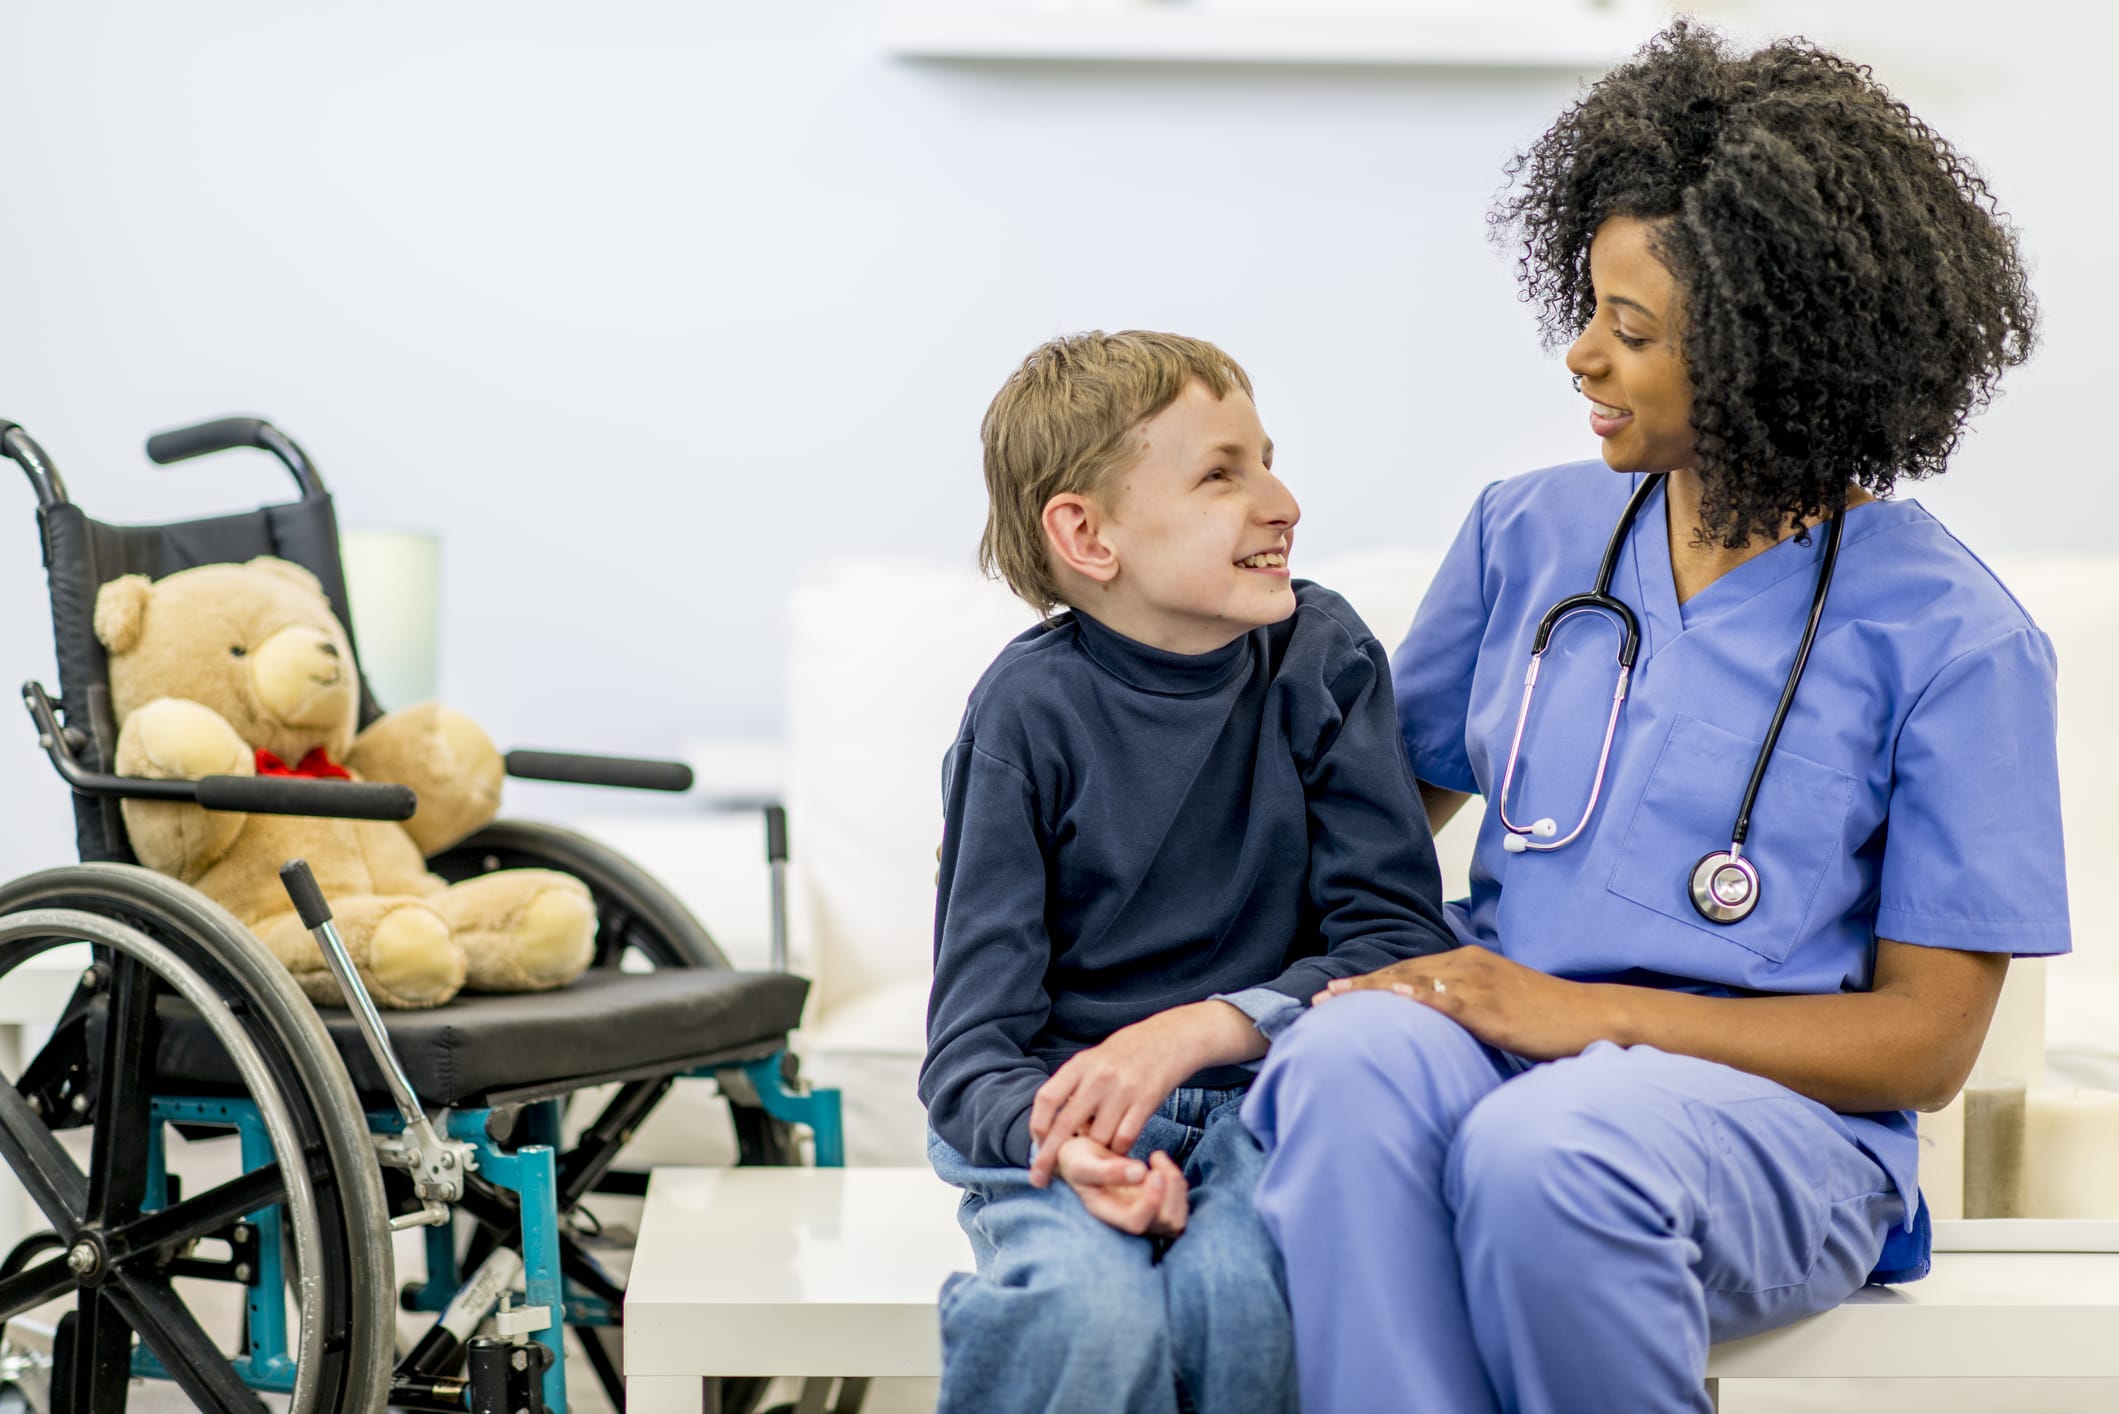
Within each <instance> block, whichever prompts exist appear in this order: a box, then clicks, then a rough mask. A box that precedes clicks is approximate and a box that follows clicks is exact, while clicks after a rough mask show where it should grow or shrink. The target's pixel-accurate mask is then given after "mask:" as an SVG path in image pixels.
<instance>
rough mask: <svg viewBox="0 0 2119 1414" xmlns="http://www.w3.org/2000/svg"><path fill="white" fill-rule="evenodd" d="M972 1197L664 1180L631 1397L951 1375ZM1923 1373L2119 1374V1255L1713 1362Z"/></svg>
mask: <svg viewBox="0 0 2119 1414" xmlns="http://www.w3.org/2000/svg"><path fill="white" fill-rule="evenodd" d="M956 1197H957V1195H956V1190H954V1189H952V1188H950V1187H949V1186H948V1185H947V1184H945V1183H943V1182H942V1181H941V1180H940V1179H939V1178H936V1177H935V1176H934V1174H933V1173H932V1172H930V1171H928V1170H926V1169H858V1168H856V1169H758V1168H751V1169H679V1168H670V1169H662V1170H659V1171H657V1172H656V1174H655V1176H654V1179H653V1181H652V1182H651V1183H650V1185H649V1187H648V1199H647V1208H646V1211H645V1212H644V1213H643V1214H642V1217H641V1225H640V1244H639V1248H638V1255H637V1256H636V1258H635V1260H634V1265H633V1271H632V1278H631V1281H630V1284H629V1285H628V1287H627V1291H626V1298H625V1370H626V1398H627V1405H626V1407H627V1408H628V1409H629V1410H631V1411H632V1414H679V1411H681V1414H699V1411H700V1409H701V1408H702V1401H703V1400H704V1398H705V1391H704V1389H703V1386H702V1382H703V1381H705V1380H708V1379H719V1378H725V1377H728V1376H735V1375H790V1376H801V1377H806V1378H809V1379H811V1380H814V1381H817V1382H818V1383H816V1384H815V1385H814V1386H813V1387H812V1396H811V1399H812V1402H811V1403H810V1404H809V1405H808V1407H809V1408H812V1409H817V1410H821V1409H822V1408H823V1403H822V1400H823V1396H824V1392H825V1385H824V1383H823V1382H824V1381H827V1380H829V1379H831V1378H834V1377H837V1378H841V1379H847V1380H861V1379H866V1378H869V1377H887V1376H902V1375H914V1376H927V1377H933V1376H936V1375H939V1374H940V1373H941V1342H940V1339H939V1336H938V1334H937V1329H936V1323H935V1297H936V1295H937V1293H938V1292H939V1290H940V1287H941V1284H942V1279H943V1278H944V1277H946V1276H947V1275H948V1274H949V1273H950V1272H952V1271H956V1270H960V1269H966V1268H968V1267H969V1266H970V1265H971V1253H970V1248H969V1246H968V1244H967V1243H966V1242H965V1240H964V1236H963V1234H962V1233H961V1232H960V1231H959V1230H958V1228H957V1225H956ZM1959 1230H1960V1231H1962V1230H1963V1229H1962V1228H1961V1226H1960V1228H1959ZM1918 1376H1981V1377H1988V1378H1993V1377H2000V1378H2016V1379H2029V1378H2045V1377H2056V1378H2057V1377H2074V1378H2119V1252H2097V1253H2077V1252H1976V1251H1948V1252H1943V1253H1941V1254H1940V1255H1939V1256H1938V1257H1937V1259H1936V1263H1935V1270H1934V1272H1933V1274H1932V1275H1930V1276H1929V1277H1928V1278H1927V1279H1926V1280H1924V1281H1920V1282H1915V1283H1913V1284H1911V1285H1908V1286H1901V1287H1889V1288H1877V1287H1872V1288H1869V1289H1867V1290H1865V1291H1862V1292H1859V1293H1857V1294H1856V1295H1855V1296H1854V1297H1853V1298H1852V1299H1851V1300H1849V1301H1848V1302H1847V1303H1846V1304H1845V1305H1843V1306H1841V1307H1840V1308H1839V1309H1838V1310H1836V1311H1832V1312H1828V1313H1827V1314H1825V1315H1822V1316H1817V1317H1813V1318H1812V1319H1810V1320H1807V1321H1802V1322H1799V1323H1797V1324H1795V1325H1792V1326H1789V1327H1786V1328H1785V1329H1782V1330H1778V1331H1773V1332H1770V1333H1768V1334H1766V1335H1761V1336H1754V1337H1752V1338H1750V1339H1748V1340H1737V1341H1730V1342H1728V1343H1726V1344H1723V1345H1718V1346H1716V1347H1715V1348H1714V1350H1713V1352H1712V1354H1711V1355H1710V1356H1709V1358H1708V1364H1707V1377H1708V1385H1709V1389H1710V1390H1713V1389H1715V1388H1716V1387H1717V1382H1718V1381H1720V1380H1724V1379H1783V1380H1784V1379H1809V1378H1816V1379H1834V1378H1836V1379H1846V1378H1912V1377H1918ZM704 1407H705V1408H709V1409H711V1408H714V1407H716V1406H715V1405H713V1404H711V1403H708V1404H705V1405H704Z"/></svg>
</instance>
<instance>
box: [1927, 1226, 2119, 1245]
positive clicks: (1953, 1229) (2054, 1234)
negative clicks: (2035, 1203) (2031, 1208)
mask: <svg viewBox="0 0 2119 1414" xmlns="http://www.w3.org/2000/svg"><path fill="white" fill-rule="evenodd" d="M1935 1250H1936V1251H1938V1252H2119V1221H2114V1220H2111V1219H2106V1218H1956V1219H1949V1218H1939V1219H1937V1220H1936V1221H1935Z"/></svg>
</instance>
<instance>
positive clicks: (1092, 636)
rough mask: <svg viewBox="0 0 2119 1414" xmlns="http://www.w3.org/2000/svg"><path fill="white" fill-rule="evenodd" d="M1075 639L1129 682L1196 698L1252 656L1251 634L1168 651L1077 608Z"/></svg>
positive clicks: (1101, 664) (1091, 656)
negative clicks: (1203, 648)
mask: <svg viewBox="0 0 2119 1414" xmlns="http://www.w3.org/2000/svg"><path fill="white" fill-rule="evenodd" d="M1069 617H1070V619H1071V621H1072V622H1073V623H1074V625H1075V633H1076V634H1077V641H1078V642H1079V643H1080V644H1081V647H1082V652H1084V653H1086V654H1088V656H1089V660H1090V661H1091V662H1093V663H1095V664H1096V665H1097V666H1098V667H1100V668H1102V669H1103V670H1104V671H1105V672H1107V673H1109V674H1111V676H1113V677H1115V678H1117V679H1118V680H1119V681H1120V682H1122V683H1124V684H1126V685H1127V686H1128V687H1133V688H1138V689H1139V690H1140V691H1142V692H1154V693H1160V694H1162V695H1164V696H1166V697H1195V696H1199V695H1201V694H1204V693H1209V692H1213V691H1215V690H1216V689H1217V688H1221V687H1224V686H1226V685H1227V684H1228V683H1229V682H1230V680H1232V679H1233V678H1235V676H1236V675H1237V674H1238V673H1240V672H1242V671H1243V669H1244V666H1245V664H1247V663H1248V662H1250V658H1251V635H1250V634H1248V633H1246V634H1243V635H1240V636H1239V637H1238V638H1236V639H1235V640H1234V641H1233V642H1231V643H1229V644H1227V645H1225V646H1223V647H1220V648H1216V649H1215V650H1213V651H1212V652H1210V653H1172V652H1171V651H1170V650H1168V649H1167V648H1156V647H1152V646H1151V645H1149V644H1146V643H1142V642H1140V641H1139V640H1138V639H1132V638H1128V637H1126V636H1125V635H1124V634H1122V633H1120V632H1119V631H1118V630H1116V629H1114V628H1111V627H1110V626H1108V625H1106V624H1103V623H1100V622H1099V621H1098V620H1096V619H1095V618H1093V617H1091V616H1090V615H1088V614H1085V613H1082V612H1081V611H1080V610H1078V609H1077V610H1075V611H1073V612H1072V614H1070V616H1069Z"/></svg>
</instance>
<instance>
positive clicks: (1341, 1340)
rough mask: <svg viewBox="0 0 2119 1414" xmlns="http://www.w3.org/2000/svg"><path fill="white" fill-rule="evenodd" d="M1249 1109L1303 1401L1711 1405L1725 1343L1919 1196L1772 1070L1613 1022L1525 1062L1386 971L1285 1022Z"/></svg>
mask: <svg viewBox="0 0 2119 1414" xmlns="http://www.w3.org/2000/svg"><path fill="white" fill-rule="evenodd" d="M1244 1116H1245V1118H1246V1119H1247V1120H1248V1121H1249V1122H1250V1124H1251V1126H1252V1128H1253V1129H1255V1130H1256V1131H1257V1133H1258V1135H1259V1137H1260V1138H1261V1139H1262V1140H1263V1141H1264V1143H1265V1145H1266V1147H1267V1150H1268V1155H1269V1157H1268V1158H1267V1160H1266V1165H1265V1174H1264V1177H1263V1178H1262V1179H1261V1181H1260V1184H1259V1189H1258V1200H1257V1202H1258V1209H1259V1211H1260V1213H1261V1214H1262V1216H1263V1219H1264V1221H1265V1223H1266V1224H1267V1226H1268V1227H1270V1228H1271V1229H1272V1231H1273V1234H1274V1236H1275V1237H1277V1238H1278V1239H1279V1241H1280V1243H1281V1247H1282V1250H1283V1251H1284V1252H1285V1253H1286V1254H1287V1271H1288V1287H1289V1290H1290V1291H1291V1293H1292V1294H1293V1297H1294V1305H1295V1336H1296V1345H1297V1348H1298V1349H1299V1350H1300V1352H1301V1361H1302V1403H1303V1407H1304V1408H1305V1409H1307V1410H1309V1411H1310V1414H1336V1411H1348V1412H1349V1414H1355V1411H1358V1412H1359V1414H1370V1411H1374V1410H1376V1409H1379V1408H1386V1407H1392V1404H1393V1402H1392V1401H1389V1400H1384V1399H1381V1398H1379V1396H1378V1394H1377V1391H1379V1390H1396V1391H1406V1392H1408V1393H1406V1394H1404V1395H1403V1396H1402V1403H1399V1404H1398V1405H1397V1407H1408V1408H1420V1409H1433V1410H1437V1411H1440V1410H1447V1411H1450V1414H1495V1411H1503V1412H1504V1414H1518V1411H1521V1414H1592V1412H1594V1414H1602V1411H1605V1410H1610V1411H1614V1414H1621V1412H1623V1414H1679V1411H1683V1412H1684V1414H1707V1410H1708V1399H1707V1395H1706V1390H1705V1387H1704V1385H1703V1383H1702V1377H1703V1375H1704V1373H1705V1370H1706V1365H1707V1348H1708V1345H1709V1343H1710V1342H1712V1341H1717V1340H1728V1339H1731V1338H1733V1337H1736V1336H1744V1335H1751V1334H1754V1333H1756V1332H1759V1331H1763V1330H1769V1329H1771V1328H1773V1327H1775V1326H1779V1325H1785V1324H1786V1323H1787V1322H1789V1321H1793V1320H1797V1319H1799V1318H1801V1317H1803V1316H1807V1315H1810V1314H1812V1313H1814V1312H1817V1311H1823V1310H1828V1309H1830V1308H1831V1307H1832V1306H1834V1305H1836V1304H1838V1302H1839V1301H1841V1300H1842V1299H1843V1298H1845V1297H1846V1296H1847V1295H1848V1294H1850V1293H1852V1292H1854V1291H1857V1290H1859V1289H1860V1287H1861V1285H1862V1283H1863V1281H1864V1280H1865V1279H1866V1278H1867V1276H1868V1273H1869V1272H1870V1270H1871V1269H1872V1268H1873V1267H1874V1266H1875V1265H1876V1261H1877V1256H1878V1253H1879V1252H1880V1251H1881V1250H1882V1248H1883V1244H1884V1240H1885V1236H1886V1234H1887V1233H1888V1232H1889V1231H1890V1230H1891V1228H1892V1227H1893V1226H1894V1225H1895V1224H1897V1223H1899V1222H1900V1221H1902V1220H1903V1219H1904V1217H1905V1203H1904V1201H1903V1200H1902V1199H1901V1198H1900V1197H1899V1196H1898V1194H1897V1192H1896V1190H1895V1189H1893V1187H1892V1185H1891V1181H1890V1179H1889V1177H1888V1176H1887V1175H1886V1174H1885V1173H1884V1171H1883V1169H1882V1168H1881V1166H1879V1165H1878V1164H1877V1162H1876V1161H1875V1160H1874V1159H1872V1158H1871V1157H1870V1156H1869V1155H1868V1154H1867V1153H1865V1152H1864V1151H1863V1150H1862V1149H1861V1148H1860V1147H1859V1146H1857V1145H1856V1144H1855V1143H1854V1141H1853V1140H1852V1139H1851V1138H1850V1137H1849V1136H1848V1134H1847V1132H1846V1130H1845V1129H1844V1128H1843V1127H1842V1126H1841V1125H1840V1124H1839V1122H1838V1120H1837V1118H1836V1117H1835V1116H1834V1115H1833V1114H1832V1112H1831V1111H1829V1110H1827V1109H1826V1108H1825V1107H1824V1106H1823V1105H1820V1104H1818V1103H1816V1102H1815V1101H1812V1100H1807V1099H1804V1098H1803V1097H1802V1096H1800V1095H1797V1094H1796V1093H1795V1092H1793V1091H1792V1090H1787V1089H1784V1088H1782V1087H1781V1086H1779V1085H1776V1084H1774V1083H1773V1082H1772V1081H1770V1080H1763V1079H1761V1078H1759V1077H1758V1076H1755V1075H1747V1074H1745V1073H1744V1072H1743V1071H1740V1070H1735V1069H1732V1068H1731V1067H1729V1066H1726V1065H1717V1064H1715V1063H1714V1062H1712V1061H1704V1060H1696V1059H1694V1058H1692V1057H1689V1056H1676V1055H1670V1054H1667V1053H1665V1052H1662V1051H1658V1050H1655V1049H1654V1048H1652V1047H1649V1046H1632V1047H1619V1046H1615V1045H1612V1044H1610V1043H1608V1042H1603V1041H1599V1042H1597V1043H1596V1044H1595V1045H1592V1046H1591V1047H1590V1048H1589V1049H1588V1050H1586V1051H1584V1052H1583V1053H1582V1054H1581V1055H1579V1056H1574V1057H1571V1058H1569V1059H1566V1060H1558V1061H1553V1062H1551V1063H1549V1064H1545V1065H1530V1064H1529V1063H1527V1062H1524V1061H1522V1060H1520V1059H1518V1058H1516V1057H1513V1056H1507V1055H1503V1054H1502V1053H1500V1052H1497V1051H1494V1050H1491V1049H1489V1048H1488V1047H1486V1046H1483V1045H1481V1044H1480V1043H1479V1041H1478V1040H1477V1039H1476V1038H1474V1037H1473V1036H1472V1035H1471V1033H1469V1032H1467V1031H1466V1030H1464V1028H1462V1027H1461V1026H1459V1025H1458V1024H1457V1023H1456V1022H1454V1021H1452V1020H1450V1019H1449V1018H1448V1017H1446V1016H1444V1015H1442V1014H1441V1013H1440V1012H1437V1011H1432V1010H1430V1009H1429V1008H1427V1007H1424V1006H1421V1005H1419V1004H1418V1003H1416V1002H1409V1001H1405V1000H1403V999H1401V998H1398V997H1394V996H1391V995H1389V994H1388V993H1383V992H1356V993H1353V994H1351V995H1349V996H1345V997H1340V998H1337V999H1335V1000H1333V1001H1330V1002H1327V1003H1326V1004H1325V1005H1323V1006H1320V1007H1318V1008H1317V1009H1316V1010H1315V1011H1313V1012H1312V1013H1310V1014H1309V1015H1308V1016H1305V1017H1304V1018H1303V1019H1302V1020H1300V1021H1298V1022H1297V1023H1295V1025H1294V1026H1292V1027H1290V1028H1289V1029H1288V1030H1287V1032H1286V1033H1285V1034H1284V1035H1282V1036H1281V1037H1280V1038H1279V1039H1278V1040H1277V1041H1275V1042H1274V1044H1273V1050H1272V1054H1271V1056H1270V1057H1269V1058H1268V1060H1267V1061H1266V1064H1265V1067H1264V1069H1263V1071H1262V1072H1261V1073H1260V1075H1259V1077H1258V1080H1257V1082H1256V1083H1255V1084H1254V1085H1253V1087H1252V1090H1251V1096H1250V1101H1249V1103H1248V1105H1247V1106H1246V1107H1245V1111H1244Z"/></svg>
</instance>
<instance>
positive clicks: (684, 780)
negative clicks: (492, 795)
mask: <svg viewBox="0 0 2119 1414" xmlns="http://www.w3.org/2000/svg"><path fill="white" fill-rule="evenodd" d="M507 764H508V774H509V775H511V776H514V777H517V778H518V779H521V780H526V781H564V782H566V783H568V784H570V785H578V786H622V787H624V788H626V789H628V790H667V791H687V790H690V789H691V788H692V768H691V767H689V766H687V765H685V764H684V763H683V762H681V761H652V760H648V759H645V758H642V757H634V756H584V755H581V754H580V753H578V752H570V751H511V752H509V753H508V756H507Z"/></svg>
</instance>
